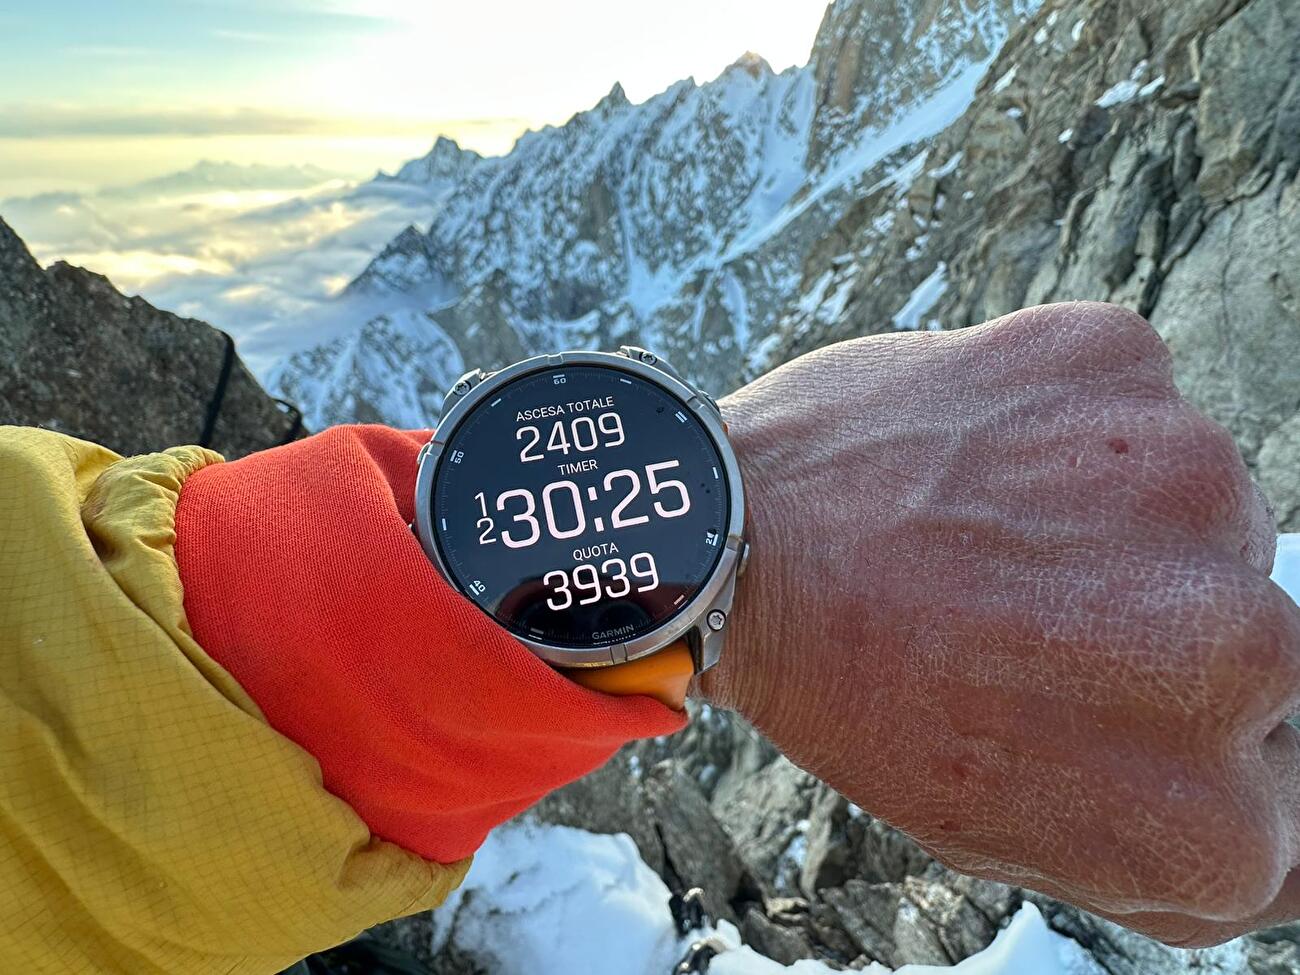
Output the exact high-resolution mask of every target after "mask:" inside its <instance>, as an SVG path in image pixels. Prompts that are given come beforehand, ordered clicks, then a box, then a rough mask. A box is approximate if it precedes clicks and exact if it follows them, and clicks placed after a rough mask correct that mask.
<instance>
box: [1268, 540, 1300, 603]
mask: <svg viewBox="0 0 1300 975" xmlns="http://www.w3.org/2000/svg"><path fill="white" fill-rule="evenodd" d="M1273 581H1274V582H1276V583H1277V584H1278V585H1279V586H1281V587H1282V588H1283V589H1285V590H1286V591H1287V593H1288V594H1289V595H1290V596H1291V598H1292V599H1293V600H1295V602H1296V603H1297V604H1298V605H1300V533H1295V534H1291V535H1280V536H1278V540H1277V558H1276V559H1275V560H1274V561H1273Z"/></svg>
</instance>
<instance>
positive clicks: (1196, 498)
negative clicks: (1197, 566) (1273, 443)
mask: <svg viewBox="0 0 1300 975" xmlns="http://www.w3.org/2000/svg"><path fill="white" fill-rule="evenodd" d="M1148 429H1149V430H1150V431H1151V435H1150V436H1149V437H1146V438H1143V440H1144V441H1145V443H1146V445H1147V448H1148V449H1146V450H1145V451H1143V453H1142V458H1143V460H1144V465H1143V467H1142V468H1140V469H1139V472H1138V476H1140V477H1142V479H1143V481H1144V484H1143V489H1142V491H1141V492H1140V498H1139V500H1140V503H1141V504H1142V505H1143V506H1144V507H1146V508H1149V509H1150V510H1151V513H1152V514H1153V515H1154V516H1158V517H1160V518H1161V519H1163V520H1165V521H1174V522H1176V523H1179V524H1183V525H1188V526H1190V527H1192V528H1195V529H1198V530H1200V531H1202V532H1206V531H1212V530H1213V531H1217V530H1218V529H1221V528H1222V527H1223V526H1225V525H1233V526H1238V527H1241V526H1244V525H1245V524H1247V523H1248V522H1249V517H1248V516H1249V515H1250V513H1251V512H1252V511H1253V510H1254V508H1255V507H1256V506H1257V505H1258V500H1257V498H1256V496H1255V490H1254V487H1253V486H1252V484H1251V480H1250V475H1249V472H1248V471H1247V470H1246V465H1245V463H1244V461H1242V459H1241V454H1240V452H1239V451H1238V450H1237V445H1236V443H1235V442H1234V441H1233V439H1232V436H1231V435H1230V434H1229V433H1228V432H1227V430H1225V429H1224V428H1223V427H1221V426H1219V425H1218V424H1217V423H1214V422H1213V421H1211V420H1208V419H1206V418H1205V417H1204V416H1202V415H1201V414H1200V413H1198V412H1196V411H1195V410H1193V409H1192V408H1191V407H1188V406H1186V405H1184V404H1179V405H1176V406H1174V407H1173V409H1172V412H1171V413H1170V414H1167V415H1166V416H1165V417H1164V418H1163V420H1162V421H1161V420H1157V421H1155V422H1153V423H1152V424H1150V425H1149V426H1148ZM1139 442H1142V441H1139Z"/></svg>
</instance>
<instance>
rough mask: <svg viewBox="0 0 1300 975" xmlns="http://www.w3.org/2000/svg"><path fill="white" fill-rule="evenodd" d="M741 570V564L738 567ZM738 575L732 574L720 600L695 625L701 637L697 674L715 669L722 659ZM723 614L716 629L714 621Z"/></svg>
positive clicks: (696, 667) (714, 602)
mask: <svg viewBox="0 0 1300 975" xmlns="http://www.w3.org/2000/svg"><path fill="white" fill-rule="evenodd" d="M736 568H739V564H737V567H736ZM737 575H738V573H737V572H736V571H735V569H733V570H732V572H731V577H730V578H729V579H728V580H727V584H726V585H725V586H723V587H722V591H721V592H719V593H718V598H717V599H715V600H714V601H713V603H712V604H711V605H710V606H709V607H708V609H706V610H705V611H704V612H703V614H701V616H700V618H699V621H698V622H697V623H696V624H695V628H696V632H697V633H698V635H699V640H698V644H699V645H698V647H697V648H692V649H694V650H695V654H696V660H695V672H696V673H697V674H702V673H704V672H705V671H706V670H708V669H709V668H710V667H713V666H714V665H715V664H716V663H717V662H718V661H719V660H721V659H722V651H723V648H724V646H725V645H726V642H727V629H728V627H730V625H731V605H732V603H734V602H735V600H736V576H737ZM718 613H721V614H722V616H721V619H720V622H721V625H720V626H718V627H717V628H716V629H715V628H714V623H713V621H712V620H716V619H718V617H717V615H716V614H718Z"/></svg>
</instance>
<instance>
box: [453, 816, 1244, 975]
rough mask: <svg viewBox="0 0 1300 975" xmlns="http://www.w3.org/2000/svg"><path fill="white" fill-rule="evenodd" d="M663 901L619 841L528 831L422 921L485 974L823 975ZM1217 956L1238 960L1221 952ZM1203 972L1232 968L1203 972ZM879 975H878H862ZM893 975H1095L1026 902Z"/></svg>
mask: <svg viewBox="0 0 1300 975" xmlns="http://www.w3.org/2000/svg"><path fill="white" fill-rule="evenodd" d="M668 899H669V892H668V888H667V887H665V886H664V883H663V881H662V880H660V879H659V876H658V874H656V873H655V872H654V871H653V870H651V869H650V868H649V867H648V866H646V864H645V863H644V862H642V860H641V858H640V856H639V855H638V853H637V849H636V846H635V845H634V844H633V843H632V841H631V840H630V839H628V838H627V837H626V836H622V835H614V836H600V835H595V834H592V833H587V832H584V831H583V830H578V829H570V828H568V827H564V826H550V825H544V824H533V823H528V822H522V823H513V824H510V825H507V826H504V827H501V828H500V829H498V830H496V831H495V832H494V833H493V834H492V835H491V836H489V837H488V840H487V842H486V843H485V844H484V845H483V847H482V849H481V850H480V851H479V852H478V854H477V855H476V856H475V858H474V866H473V867H472V868H471V869H470V872H469V876H468V877H466V879H465V883H464V885H462V886H461V887H460V889H458V890H457V891H456V892H455V893H453V894H452V896H451V897H450V898H449V899H448V901H447V903H446V904H444V905H443V906H442V908H440V909H439V910H437V911H435V912H434V913H433V915H432V920H433V924H434V930H433V949H434V951H435V952H439V953H442V952H448V953H450V954H452V955H453V956H456V957H461V958H466V957H468V958H472V959H474V962H475V964H476V966H479V967H480V968H482V969H484V970H487V971H491V972H492V973H493V975H572V973H575V972H600V973H601V975H663V973H665V972H670V971H673V970H674V966H675V965H676V964H677V963H678V962H679V961H680V960H681V959H682V958H683V957H684V956H685V955H686V954H687V953H688V952H689V950H690V946H691V944H692V943H694V942H696V941H699V940H704V939H708V940H709V941H710V942H711V946H712V948H713V949H714V950H717V951H718V952H719V953H718V954H717V955H716V956H714V957H713V958H712V960H711V961H710V962H709V965H708V971H709V972H710V973H711V975H832V973H833V972H835V971H837V969H835V968H831V967H830V966H828V965H825V964H823V963H821V962H817V961H798V962H795V963H794V964H793V965H790V966H786V965H781V964H778V963H777V962H774V961H772V960H771V959H769V958H765V957H764V956H762V955H760V954H759V953H757V952H756V951H754V950H753V949H752V948H748V947H746V946H744V945H742V944H741V940H740V936H739V933H738V932H737V930H736V928H735V927H734V926H733V925H731V924H729V923H727V922H726V921H722V922H720V923H719V924H718V925H717V927H707V928H702V929H699V930H696V931H691V932H689V933H687V934H686V935H685V936H681V935H678V934H677V931H676V930H675V928H674V926H673V920H672V917H671V915H670V914H669V910H668ZM1221 953H1225V954H1233V953H1236V954H1239V953H1240V952H1239V951H1238V950H1236V949H1234V948H1229V949H1227V950H1226V952H1221ZM1204 970H1205V971H1207V972H1213V971H1216V970H1217V971H1221V972H1226V971H1230V970H1231V969H1226V968H1224V969H1214V968H1206V969H1204ZM863 971H865V972H866V973H867V975H888V973H889V972H890V971H891V970H890V969H888V968H885V967H884V966H883V965H879V964H874V963H873V964H871V965H869V966H868V967H867V968H866V969H863ZM897 975H1105V971H1104V970H1103V969H1102V968H1101V967H1100V966H1099V965H1097V964H1096V962H1094V961H1093V960H1092V959H1091V958H1090V957H1089V956H1088V955H1087V953H1086V952H1085V951H1084V950H1083V949H1082V948H1081V947H1080V946H1079V945H1077V944H1076V943H1074V942H1073V941H1070V940H1069V939H1068V938H1063V937H1062V936H1061V935H1059V934H1056V933H1055V932H1053V931H1051V930H1050V929H1049V928H1048V927H1047V925H1046V924H1045V923H1044V921H1043V917H1042V915H1041V914H1040V913H1039V912H1038V909H1037V908H1035V907H1034V906H1033V905H1032V904H1026V905H1025V906H1024V907H1022V908H1021V909H1020V912H1019V913H1018V914H1017V915H1016V916H1015V917H1014V918H1012V919H1011V922H1010V924H1008V925H1007V927H1006V928H1005V929H1003V930H1002V931H1001V932H1000V933H999V934H998V936H997V938H996V939H995V940H994V941H993V943H992V944H991V945H989V946H988V947H987V948H986V949H984V951H982V952H979V953H978V954H976V955H972V956H971V957H970V958H967V959H966V960H965V961H963V962H961V963H960V964H958V965H956V966H954V967H945V968H940V967H934V966H931V965H906V966H904V967H903V968H900V969H897Z"/></svg>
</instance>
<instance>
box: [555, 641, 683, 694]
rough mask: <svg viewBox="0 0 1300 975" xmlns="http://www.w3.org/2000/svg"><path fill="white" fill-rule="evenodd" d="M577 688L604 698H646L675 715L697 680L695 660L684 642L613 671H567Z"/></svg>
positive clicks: (594, 668) (584, 669) (610, 668)
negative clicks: (687, 692)
mask: <svg viewBox="0 0 1300 975" xmlns="http://www.w3.org/2000/svg"><path fill="white" fill-rule="evenodd" d="M564 674H565V676H566V677H568V678H569V679H570V680H572V681H574V682H575V683H577V684H581V685H582V686H583V687H585V688H588V689H589V690H593V691H600V692H601V693H602V694H612V695H614V696H615V697H630V696H632V695H634V694H644V695H645V696H647V697H653V698H655V699H656V700H657V701H660V702H662V703H663V704H666V705H667V706H668V707H670V708H672V709H673V710H674V711H680V710H682V709H683V708H685V707H686V689H687V687H689V686H690V683H691V678H692V677H694V676H695V658H694V656H693V655H692V654H691V648H690V647H688V646H687V645H686V641H685V640H678V641H677V642H676V643H673V644H670V645H669V646H667V647H665V648H664V649H662V650H660V651H659V652H658V653H653V654H651V655H650V656H648V657H641V658H639V659H637V660H629V661H628V662H627V663H623V664H615V665H614V666H612V667H582V668H574V669H569V670H566V671H564Z"/></svg>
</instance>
